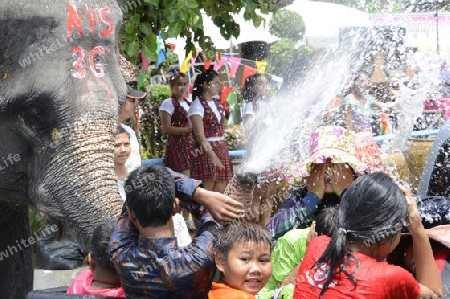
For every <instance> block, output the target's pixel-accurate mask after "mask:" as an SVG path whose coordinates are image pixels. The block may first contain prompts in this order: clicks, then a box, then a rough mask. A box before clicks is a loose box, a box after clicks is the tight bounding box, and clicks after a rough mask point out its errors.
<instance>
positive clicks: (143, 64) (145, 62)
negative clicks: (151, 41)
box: [141, 51, 150, 73]
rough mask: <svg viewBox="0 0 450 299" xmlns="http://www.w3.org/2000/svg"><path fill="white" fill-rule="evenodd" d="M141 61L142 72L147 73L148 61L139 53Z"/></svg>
mask: <svg viewBox="0 0 450 299" xmlns="http://www.w3.org/2000/svg"><path fill="white" fill-rule="evenodd" d="M141 59H142V71H143V72H144V73H145V72H146V71H147V68H148V65H149V64H150V60H148V59H147V58H145V56H144V54H142V51H141Z"/></svg>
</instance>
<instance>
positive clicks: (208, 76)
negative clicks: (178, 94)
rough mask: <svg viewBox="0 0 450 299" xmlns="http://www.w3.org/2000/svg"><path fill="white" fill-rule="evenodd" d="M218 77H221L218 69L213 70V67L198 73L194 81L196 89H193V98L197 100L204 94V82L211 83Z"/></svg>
mask: <svg viewBox="0 0 450 299" xmlns="http://www.w3.org/2000/svg"><path fill="white" fill-rule="evenodd" d="M216 77H219V74H218V73H217V72H216V71H214V70H211V69H209V70H207V71H204V72H202V73H200V74H199V75H197V77H196V78H195V82H194V89H193V90H192V99H193V100H195V99H196V98H198V97H199V96H202V95H203V83H205V82H207V83H210V82H212V80H214V78H216Z"/></svg>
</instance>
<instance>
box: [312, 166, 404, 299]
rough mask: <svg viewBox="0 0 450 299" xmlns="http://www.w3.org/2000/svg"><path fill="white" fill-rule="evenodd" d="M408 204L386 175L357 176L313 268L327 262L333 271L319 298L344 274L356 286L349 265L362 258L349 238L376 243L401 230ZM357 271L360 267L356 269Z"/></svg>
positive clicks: (344, 197)
mask: <svg viewBox="0 0 450 299" xmlns="http://www.w3.org/2000/svg"><path fill="white" fill-rule="evenodd" d="M407 216H408V205H407V202H406V199H405V194H404V193H403V192H402V191H401V190H400V188H399V187H398V186H397V184H395V182H394V181H392V179H391V178H390V177H388V176H387V175H385V174H384V173H381V172H374V173H371V174H368V175H365V176H362V177H359V178H358V179H356V180H355V181H354V182H353V183H352V184H351V185H350V186H349V187H348V188H347V190H346V192H345V193H344V194H343V196H342V200H341V204H340V206H339V212H338V223H339V224H338V227H339V229H338V230H337V231H336V232H335V233H334V234H333V236H332V237H331V240H330V243H329V244H328V246H327V248H326V249H325V251H324V253H323V254H322V256H321V257H320V258H319V259H318V261H317V262H316V263H315V265H314V266H313V267H316V268H318V267H320V265H322V264H324V263H328V264H329V266H330V269H331V271H330V272H329V273H328V276H327V281H326V282H325V283H324V285H323V288H322V291H321V292H320V296H319V297H320V298H322V295H323V293H324V292H325V291H326V290H327V289H328V286H329V285H330V283H331V282H332V280H333V276H335V275H339V274H340V273H343V274H345V275H346V276H347V277H348V278H349V279H350V280H352V282H353V284H354V286H355V287H356V280H355V278H354V277H353V276H352V274H353V273H354V272H353V273H348V272H347V267H348V266H349V265H350V263H352V262H356V265H357V268H358V267H359V261H358V260H357V259H356V257H355V256H354V255H353V254H352V253H351V252H349V251H348V249H347V239H348V238H350V239H351V240H359V241H362V242H364V244H366V245H368V246H370V245H376V244H378V245H379V244H380V242H381V241H383V240H384V239H386V238H387V237H391V238H392V237H393V236H395V235H396V234H397V233H399V232H400V230H401V228H402V227H403V226H404V225H405V223H406V218H407ZM356 271H357V270H356Z"/></svg>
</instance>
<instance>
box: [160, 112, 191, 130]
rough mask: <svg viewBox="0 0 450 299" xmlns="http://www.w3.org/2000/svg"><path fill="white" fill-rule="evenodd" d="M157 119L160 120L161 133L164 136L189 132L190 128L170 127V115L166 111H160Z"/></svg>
mask: <svg viewBox="0 0 450 299" xmlns="http://www.w3.org/2000/svg"><path fill="white" fill-rule="evenodd" d="M159 118H160V120H161V129H162V132H163V134H165V135H182V134H186V133H190V132H191V128H189V127H175V126H172V121H171V115H170V114H169V113H167V112H166V111H160V112H159Z"/></svg>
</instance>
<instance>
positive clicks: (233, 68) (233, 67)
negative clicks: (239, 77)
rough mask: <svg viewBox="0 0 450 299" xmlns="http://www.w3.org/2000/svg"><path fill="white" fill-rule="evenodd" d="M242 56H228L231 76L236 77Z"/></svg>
mask: <svg viewBox="0 0 450 299" xmlns="http://www.w3.org/2000/svg"><path fill="white" fill-rule="evenodd" d="M241 60H242V59H241V58H239V57H230V58H228V62H229V63H230V77H231V78H234V76H235V75H236V72H237V69H238V67H239V65H240V64H241Z"/></svg>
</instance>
